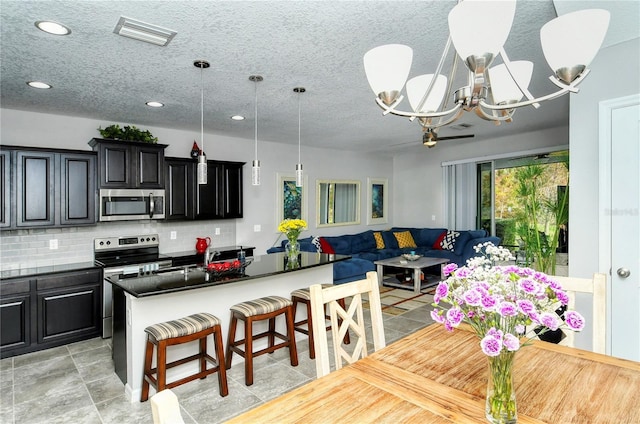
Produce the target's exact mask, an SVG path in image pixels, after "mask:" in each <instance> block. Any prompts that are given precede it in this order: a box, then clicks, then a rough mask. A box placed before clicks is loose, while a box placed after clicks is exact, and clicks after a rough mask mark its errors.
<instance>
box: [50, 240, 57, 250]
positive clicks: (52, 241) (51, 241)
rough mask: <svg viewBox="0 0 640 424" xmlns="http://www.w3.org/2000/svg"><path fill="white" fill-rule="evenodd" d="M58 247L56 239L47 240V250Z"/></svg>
mask: <svg viewBox="0 0 640 424" xmlns="http://www.w3.org/2000/svg"><path fill="white" fill-rule="evenodd" d="M57 248H58V239H51V240H49V250H56V249H57Z"/></svg>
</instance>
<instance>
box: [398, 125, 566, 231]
mask: <svg viewBox="0 0 640 424" xmlns="http://www.w3.org/2000/svg"><path fill="white" fill-rule="evenodd" d="M515 119H517V115H516V117H515ZM486 125H491V124H490V123H489V122H487V124H486ZM563 144H568V128H567V127H559V128H551V129H541V130H540V131H536V132H530V133H523V134H517V135H515V136H508V137H500V138H495V139H490V140H475V139H474V140H472V141H465V140H456V141H454V142H447V144H444V143H443V145H442V148H440V146H436V147H434V148H432V149H428V148H422V147H421V148H420V150H417V151H416V150H412V151H410V152H408V153H406V154H402V155H397V156H395V157H394V159H393V165H394V166H393V180H394V186H393V188H394V190H393V197H394V202H393V203H394V204H395V208H394V215H393V216H394V224H395V225H398V226H416V227H422V226H424V227H444V222H445V217H444V204H443V202H444V195H443V191H442V190H443V183H442V163H443V162H448V161H456V160H464V159H469V158H480V157H486V156H492V155H498V154H504V153H512V152H523V151H527V150H533V149H537V148H541V147H555V146H559V145H563ZM433 215H435V218H436V219H435V221H432V219H431V218H432V216H433Z"/></svg>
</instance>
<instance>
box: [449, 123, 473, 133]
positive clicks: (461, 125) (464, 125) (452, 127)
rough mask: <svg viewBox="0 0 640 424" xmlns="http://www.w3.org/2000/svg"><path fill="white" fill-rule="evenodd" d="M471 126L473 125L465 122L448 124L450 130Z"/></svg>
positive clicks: (464, 128) (460, 129) (459, 129)
mask: <svg viewBox="0 0 640 424" xmlns="http://www.w3.org/2000/svg"><path fill="white" fill-rule="evenodd" d="M471 127H473V125H472V124H467V123H465V122H461V123H459V124H456V125H450V126H449V128H451V129H452V130H457V131H462V130H466V129H467V128H471Z"/></svg>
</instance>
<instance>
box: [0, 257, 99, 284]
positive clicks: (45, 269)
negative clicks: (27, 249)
mask: <svg viewBox="0 0 640 424" xmlns="http://www.w3.org/2000/svg"><path fill="white" fill-rule="evenodd" d="M91 268H99V267H97V266H96V265H95V264H94V263H93V261H90V262H77V263H72V264H60V265H41V266H34V267H31V268H20V269H9V270H6V271H0V279H2V280H3V279H7V278H15V277H32V276H36V275H43V274H52V273H56V272H67V271H80V270H83V269H91Z"/></svg>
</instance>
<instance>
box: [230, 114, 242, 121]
mask: <svg viewBox="0 0 640 424" xmlns="http://www.w3.org/2000/svg"><path fill="white" fill-rule="evenodd" d="M231 119H233V120H234V121H244V116H242V115H233V116H232V117H231Z"/></svg>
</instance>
